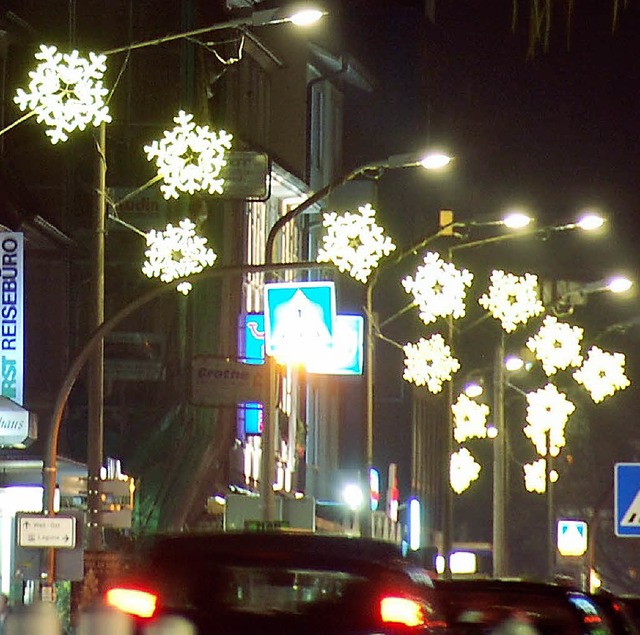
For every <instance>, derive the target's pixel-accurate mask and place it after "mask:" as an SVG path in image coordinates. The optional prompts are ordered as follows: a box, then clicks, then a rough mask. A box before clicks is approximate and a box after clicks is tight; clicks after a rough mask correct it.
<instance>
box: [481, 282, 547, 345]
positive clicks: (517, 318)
mask: <svg viewBox="0 0 640 635" xmlns="http://www.w3.org/2000/svg"><path fill="white" fill-rule="evenodd" d="M478 302H479V303H480V306H482V307H484V308H485V309H486V310H487V311H489V313H490V314H491V315H492V316H493V317H494V318H495V319H496V320H500V322H501V324H502V328H503V329H504V330H505V331H506V332H507V333H511V331H515V329H516V327H517V326H518V324H525V323H526V322H527V320H529V318H532V317H534V316H536V315H540V314H541V313H542V312H543V311H544V306H543V304H542V302H541V301H540V300H539V298H538V277H537V276H534V275H533V274H531V273H526V274H525V275H523V276H516V275H514V274H512V273H505V272H504V271H493V272H492V274H491V285H490V287H489V293H488V294H484V295H483V296H482V297H481V298H480V299H479V300H478Z"/></svg>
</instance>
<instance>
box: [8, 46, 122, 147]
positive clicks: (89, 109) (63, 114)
mask: <svg viewBox="0 0 640 635" xmlns="http://www.w3.org/2000/svg"><path fill="white" fill-rule="evenodd" d="M35 58H36V60H39V61H40V63H39V64H38V65H37V66H36V68H35V70H33V71H30V72H29V77H30V81H29V86H28V89H27V90H26V91H25V90H23V89H22V88H18V90H17V91H16V95H15V97H14V98H13V101H14V102H15V103H16V104H17V105H18V108H20V110H22V111H25V110H30V111H31V112H32V113H34V115H35V116H36V120H37V121H38V122H39V123H44V125H45V126H47V128H48V130H46V131H45V134H46V135H47V136H48V137H49V138H50V139H51V143H58V141H66V140H67V139H68V138H69V136H68V135H69V133H70V132H72V131H74V130H76V129H77V130H84V129H85V128H86V127H87V126H88V125H93V126H99V125H100V124H101V123H109V122H110V121H111V115H109V108H108V107H107V106H106V104H105V101H104V99H105V97H106V95H107V93H108V92H109V91H108V90H107V89H106V88H105V87H104V86H103V85H102V77H103V75H104V72H105V70H106V68H107V67H106V65H105V61H106V59H107V58H106V57H105V56H104V55H96V54H95V53H89V57H88V58H85V57H82V56H81V55H80V53H78V51H71V53H60V52H59V51H58V49H57V48H56V47H55V46H45V45H41V46H40V50H39V51H38V52H37V53H36V54H35Z"/></svg>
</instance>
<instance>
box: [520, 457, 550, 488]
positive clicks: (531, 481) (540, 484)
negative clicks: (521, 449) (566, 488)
mask: <svg viewBox="0 0 640 635" xmlns="http://www.w3.org/2000/svg"><path fill="white" fill-rule="evenodd" d="M523 471H524V486H525V488H526V490H527V491H528V492H535V493H536V494H544V493H545V492H546V491H547V462H546V461H545V459H538V460H537V461H534V462H533V463H526V464H525V465H523ZM549 480H550V481H551V482H552V483H555V482H556V481H557V480H558V472H556V471H555V470H550V472H549Z"/></svg>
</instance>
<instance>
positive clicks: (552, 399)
mask: <svg viewBox="0 0 640 635" xmlns="http://www.w3.org/2000/svg"><path fill="white" fill-rule="evenodd" d="M575 409H576V407H575V405H574V404H573V403H572V402H571V401H569V399H567V396H566V395H565V394H564V393H561V392H559V391H558V389H557V388H556V387H555V386H554V385H553V384H547V385H546V386H545V387H544V388H540V389H539V390H536V391H535V392H530V393H527V424H528V425H527V426H525V428H524V430H523V431H524V433H525V435H526V436H527V437H528V438H529V439H531V441H532V443H533V445H534V446H535V448H536V451H537V452H538V454H539V455H540V456H546V455H547V445H548V446H549V451H550V454H551V456H557V455H558V454H559V453H560V448H562V447H564V445H565V443H566V439H565V436H564V429H565V426H566V425H567V421H568V420H569V417H570V416H571V414H572V413H573V411H574V410H575Z"/></svg>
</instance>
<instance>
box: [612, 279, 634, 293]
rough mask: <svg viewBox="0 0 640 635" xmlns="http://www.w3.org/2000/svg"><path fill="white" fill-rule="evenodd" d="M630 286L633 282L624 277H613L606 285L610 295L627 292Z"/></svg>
mask: <svg viewBox="0 0 640 635" xmlns="http://www.w3.org/2000/svg"><path fill="white" fill-rule="evenodd" d="M632 286H633V282H632V281H631V280H629V278H625V277H624V276H614V277H613V278H611V279H610V280H609V282H608V283H607V289H609V291H611V293H624V292H625V291H629V289H631V287H632Z"/></svg>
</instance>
